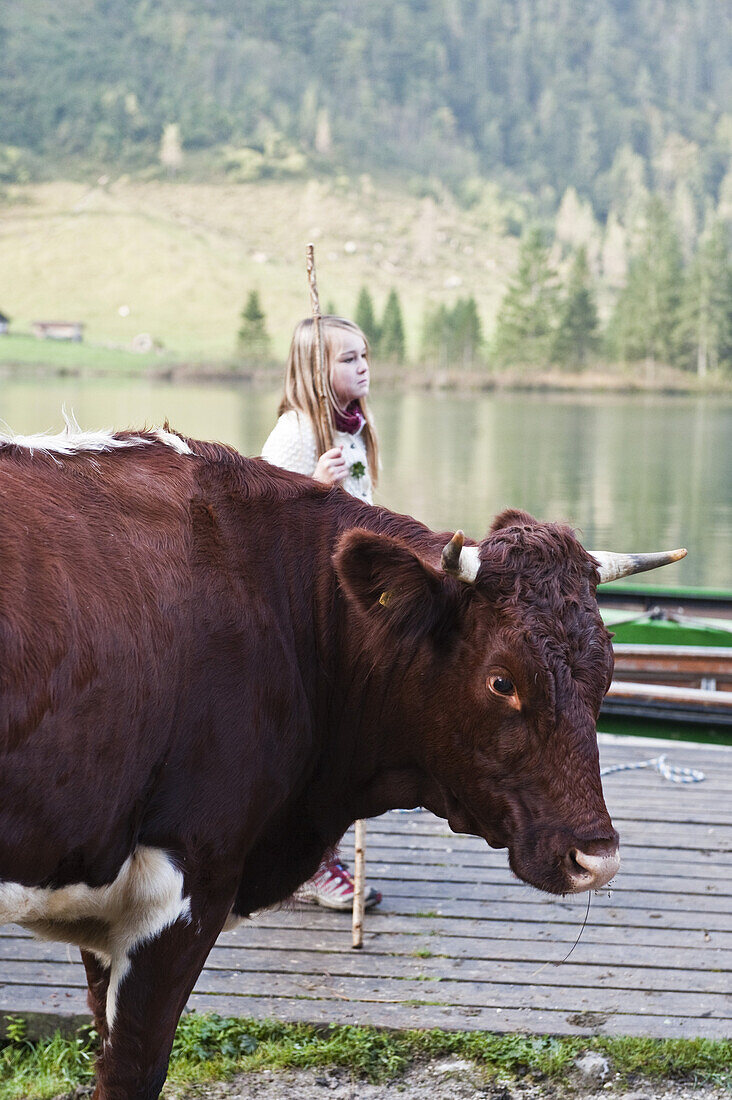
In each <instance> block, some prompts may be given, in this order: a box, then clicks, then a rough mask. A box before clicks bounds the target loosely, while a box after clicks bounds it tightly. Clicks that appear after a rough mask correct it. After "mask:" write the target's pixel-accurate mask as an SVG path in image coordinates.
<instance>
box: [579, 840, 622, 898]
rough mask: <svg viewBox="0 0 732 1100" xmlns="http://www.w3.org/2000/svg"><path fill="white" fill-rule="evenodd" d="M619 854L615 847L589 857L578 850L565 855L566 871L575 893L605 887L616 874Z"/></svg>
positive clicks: (618, 865)
mask: <svg viewBox="0 0 732 1100" xmlns="http://www.w3.org/2000/svg"><path fill="white" fill-rule="evenodd" d="M619 867H620V853H619V851H618V847H617V845H614V846H613V847H611V848H609V849H608V850H607V851H604V852H602V853H600V854H597V855H590V854H589V853H588V852H583V851H582V850H581V849H580V848H572V849H571V850H570V851H569V852H568V853H567V870H568V873H569V878H570V880H573V883H574V887H575V892H579V891H581V890H592V889H598V888H599V887H601V886H606V885H607V884H608V882H610V879H611V878H613V877H614V876H615V875H616V874H617V873H618V868H619Z"/></svg>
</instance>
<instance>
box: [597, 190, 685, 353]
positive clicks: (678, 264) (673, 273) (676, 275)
mask: <svg viewBox="0 0 732 1100" xmlns="http://www.w3.org/2000/svg"><path fill="white" fill-rule="evenodd" d="M682 282H683V267H682V260H681V247H680V245H679V241H678V237H677V236H676V233H675V232H674V228H673V225H672V224H671V218H670V216H669V213H668V210H667V209H666V207H665V206H664V204H663V202H662V200H661V199H659V198H657V197H655V196H654V197H653V198H651V199H650V200H649V202H648V205H647V208H646V219H645V227H644V231H643V235H642V238H641V242H640V247H639V250H638V252H637V253H636V255H635V256H634V257H633V258H632V260H631V263H630V268H629V270H628V281H627V283H626V284H625V287H624V289H623V290H622V291H621V293H620V296H619V298H618V301H617V304H616V306H615V312H614V314H613V318H612V321H611V325H610V337H611V341H612V343H613V344H614V346H615V348H616V351H617V352H618V354H619V355H620V357H621V359H624V360H636V361H637V360H640V359H645V360H646V362H647V364H648V367H649V370H650V371H651V372H652V371H653V369H654V367H655V365H656V363H659V362H661V363H674V362H676V361H677V360H678V358H679V350H680V347H679V344H680V342H679V338H678V332H679V320H680V315H679V306H680V301H681V286H682Z"/></svg>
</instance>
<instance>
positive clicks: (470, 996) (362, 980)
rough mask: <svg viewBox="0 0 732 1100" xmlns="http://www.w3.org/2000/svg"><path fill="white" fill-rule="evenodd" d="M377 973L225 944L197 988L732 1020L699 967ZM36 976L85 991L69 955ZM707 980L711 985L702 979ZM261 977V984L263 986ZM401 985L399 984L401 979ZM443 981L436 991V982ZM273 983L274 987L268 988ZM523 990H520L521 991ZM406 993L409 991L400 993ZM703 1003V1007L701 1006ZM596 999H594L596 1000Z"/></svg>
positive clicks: (18, 969) (399, 964)
mask: <svg viewBox="0 0 732 1100" xmlns="http://www.w3.org/2000/svg"><path fill="white" fill-rule="evenodd" d="M380 961H381V965H380V967H379V974H378V976H374V959H373V958H372V957H369V955H368V954H365V955H364V954H362V953H361V952H359V954H358V955H356V954H350V953H349V954H347V953H334V954H332V955H328V956H324V955H323V954H319V955H316V954H315V953H308V952H297V950H293V952H280V953H277V954H276V955H275V956H273V954H272V953H271V952H262V950H256V949H253V950H248V949H245V948H240V949H231V948H228V949H226V950H223V952H215V953H214V954H212V956H211V958H210V959H209V961H208V964H207V967H206V971H205V974H204V975H203V976H201V977H200V979H199V981H198V983H197V987H196V988H197V989H199V990H201V991H210V992H221V991H222V990H225V991H229V990H231V989H236V990H239V989H241V991H242V993H249V992H260V993H261V992H263V991H266V982H267V981H269V982H272V983H276V982H278V981H282V982H285V989H289V986H288V985H287V983H288V982H289V981H291V980H292V981H294V982H295V983H296V986H297V988H298V989H301V988H303V987H304V988H305V989H312V988H316V989H318V988H319V983H320V982H321V981H323V980H325V981H326V983H327V990H328V992H329V993H330V994H332V992H334V990H338V991H342V990H345V989H351V985H352V982H356V987H354V992H353V994H352V996H353V998H357V997H358V996H367V994H365V993H364V990H365V991H367V993H368V992H369V991H372V992H373V991H375V990H376V989H379V990H381V991H382V992H389V991H391V992H392V994H393V996H394V997H396V998H397V999H400V1000H403V999H406V998H408V997H409V996H413V994H414V996H416V994H417V992H418V990H419V989H422V990H424V989H427V988H429V989H430V990H431V991H430V993H429V999H439V1000H445V999H446V998H447V993H448V991H449V998H448V1001H449V1003H463V1002H462V1000H461V999H462V998H466V999H467V1000H466V1001H465V1003H470V1004H472V1003H478V1002H480V1003H482V1002H485V1003H488V1002H489V1001H490V999H491V998H494V999H496V1000H498V1002H499V1003H503V1001H504V1000H505V999H506V998H509V1000H510V999H511V998H514V999H515V998H522V999H526V998H528V999H532V1003H533V999H535V998H538V999H539V1001H540V1002H542V1003H544V1002H545V1001H546V1000H547V999H549V1000H551V999H554V1001H553V1003H559V1002H558V1001H557V998H560V999H561V998H565V994H566V997H567V1000H566V1002H565V1000H561V1003H562V1004H564V1003H567V1004H569V1003H570V1002H571V1003H572V1004H573V1003H575V1002H576V1000H577V999H578V998H579V997H580V996H582V997H584V998H587V997H589V998H590V999H591V1000H592V999H597V997H598V996H599V993H600V992H602V993H603V996H604V997H616V994H620V993H621V992H622V993H623V994H624V996H625V999H626V1000H627V999H630V1001H633V1000H637V999H638V998H642V999H643V1002H644V1004H655V1003H656V999H660V1000H659V1004H660V1005H662V1007H659V1008H657V1011H658V1012H664V1011H667V1009H668V1007H669V1004H670V999H669V998H666V997H665V994H667V993H668V994H675V996H676V999H677V1000H680V1001H681V1002H682V1003H684V1005H685V1007H686V1011H687V1012H688V1014H692V1013H691V1011H690V1007H691V1005H696V1007H697V1010H698V1012H699V1013H700V1012H701V1011H706V1009H708V1008H709V1007H710V1005H711V1007H714V1008H715V1015H717V1016H720V1018H721V1016H724V1015H725V1014H726V1016H729V1018H730V1019H731V1020H732V998H731V997H730V996H729V989H730V974H729V971H728V972H726V974H724V975H718V974H712V975H710V974H706V975H704V974H703V972H699V971H687V972H678V971H674V970H660V971H657V972H656V974H655V975H654V988H653V991H652V992H649V991H648V990H647V989H643V988H642V987H641V986H640V981H642V977H641V976H640V974H638V970H637V969H636V968H632V967H622V966H616V967H594V968H592V969H588V968H587V967H583V966H580V965H575V964H569V963H567V964H565V965H564V966H562V967H560V968H551V967H547V968H545V969H540V968H538V967H537V966H536V964H534V963H518V961H515V960H512V961H509V963H506V961H501V960H494V961H493V963H492V965H491V966H490V967H488V966H476V965H473V964H467V963H466V961H465V960H461V959H441V958H437V959H412V958H404V957H400V956H385V957H382V958H381V960H380ZM32 972H33V981H34V983H35V985H36V986H39V987H50V988H53V989H61V988H63V989H67V990H72V989H85V988H86V980H85V974H84V968H83V966H81V964H80V963H76V964H69V963H66V961H65V960H59V961H55V963H53V961H52V963H47V961H44V963H40V961H36V963H35V964H34V966H33V970H32ZM30 974H31V967H30V966H29V964H26V963H21V961H10V963H4V964H3V976H2V977H3V983H4V986H6V987H7V986H10V985H25V983H28V981H29V977H30ZM704 978H707V979H708V981H707V986H704V981H703V979H704ZM263 983H264V986H263ZM400 983H402V985H400ZM436 986H439V990H438V991H437V992H435V990H434V989H433V987H436ZM272 988H273V987H272V986H270V989H272ZM522 990H523V991H522ZM403 991H404V992H403ZM702 1001H703V1004H704V1009H703V1010H702V1009H699V1005H700V1004H701V1003H702ZM593 1003H594V1000H593Z"/></svg>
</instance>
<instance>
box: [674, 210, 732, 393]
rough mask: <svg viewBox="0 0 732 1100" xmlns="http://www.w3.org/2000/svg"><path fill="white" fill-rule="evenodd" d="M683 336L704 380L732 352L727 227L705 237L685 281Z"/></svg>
mask: <svg viewBox="0 0 732 1100" xmlns="http://www.w3.org/2000/svg"><path fill="white" fill-rule="evenodd" d="M679 337H680V339H681V341H682V343H683V346H684V352H685V358H686V359H687V363H688V365H689V366H690V367H692V368H693V369H695V370H696V372H697V374H698V375H699V377H700V378H704V377H705V376H706V374H707V371H709V370H716V369H717V368H718V367H719V365H720V363H721V362H722V361H723V360H724V359H725V358H726V357H727V355H728V354H729V352H730V351H731V350H732V262H731V257H730V248H729V235H728V230H727V228H726V226H725V225H724V224H723V223H721V222H715V223H713V224H712V225H711V226H709V227H708V229H707V230H706V231H705V233H704V234H703V236H702V238H701V241H700V244H699V249H698V251H697V254H696V256H695V257H694V261H693V263H692V265H691V267H690V268H689V271H688V273H687V276H686V279H685V280H684V293H683V297H682V301H681V308H680V323H679Z"/></svg>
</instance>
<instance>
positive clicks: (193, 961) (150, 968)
mask: <svg viewBox="0 0 732 1100" xmlns="http://www.w3.org/2000/svg"><path fill="white" fill-rule="evenodd" d="M230 907H231V901H230V900H229V901H228V903H227V905H226V906H225V907H222V906H219V907H218V908H213V907H212V908H208V909H207V910H206V915H205V919H201V920H195V919H194V920H190V921H184V920H178V921H176V922H175V924H173V925H171V926H169V927H168V928H166V929H164V931H162V932H160V933H159V934H157V935H156V936H155V937H154V938H153V939H151V940H148V941H147V942H145V943H143V944H141V945H140V946H138V947H137V948H135V949H134V950H133V952H132V953H131V954H130V956H129V968H128V969H127V971H126V973H125V974H124V977H123V978H122V980H121V981H120V983H119V986H118V987H117V989H116V990H115V991H114V1004H113V1005H110V1004H109V998H108V1003H107V1019H108V1021H109V1026H108V1031H107V1037H106V1039H105V1041H104V1043H103V1046H102V1054H101V1057H100V1059H99V1062H98V1064H97V1087H96V1090H95V1092H94V1097H93V1100H156V1097H157V1096H159V1094H160V1091H161V1089H162V1087H163V1084H164V1082H165V1077H166V1074H167V1070H168V1060H169V1058H170V1050H171V1047H172V1045H173V1038H174V1036H175V1029H176V1026H177V1024H178V1019H179V1018H180V1014H181V1012H182V1011H183V1008H184V1007H185V1004H186V1001H187V1000H188V997H189V995H190V992H191V990H192V989H193V986H194V985H195V983H196V979H197V978H198V975H199V974H200V972H201V969H202V967H203V964H204V962H205V961H206V956H207V955H208V953H209V951H210V950H211V948H212V946H213V944H214V942H215V941H216V937H217V936H218V934H219V932H220V930H221V928H222V927H223V924H224V921H225V920H226V917H227V915H228V912H229V910H230Z"/></svg>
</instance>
